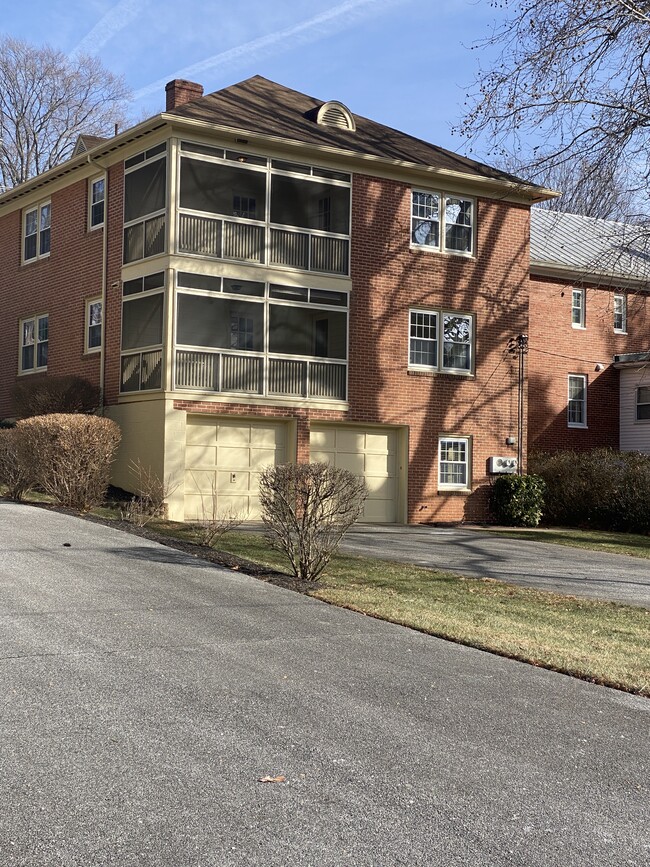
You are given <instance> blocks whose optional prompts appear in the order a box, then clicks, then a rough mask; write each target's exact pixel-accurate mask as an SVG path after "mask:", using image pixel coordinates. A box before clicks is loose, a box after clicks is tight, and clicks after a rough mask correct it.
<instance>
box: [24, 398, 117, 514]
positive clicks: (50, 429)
mask: <svg viewBox="0 0 650 867" xmlns="http://www.w3.org/2000/svg"><path fill="white" fill-rule="evenodd" d="M16 432H17V443H18V454H19V458H20V460H21V462H22V464H23V466H24V467H25V468H26V471H27V473H28V474H29V476H30V477H31V478H33V479H34V481H35V483H36V484H37V485H39V487H41V488H42V489H43V490H44V491H45V493H46V494H50V496H52V497H54V499H55V500H56V501H57V503H59V505H61V506H66V507H68V508H70V509H76V510H78V511H80V512H86V511H88V509H91V508H92V507H93V506H97V505H99V504H100V503H101V502H102V500H103V499H104V494H105V493H106V488H107V487H108V482H109V474H110V466H111V462H112V460H113V456H114V454H115V450H116V448H117V445H118V443H119V441H120V429H119V427H118V426H117V425H116V424H115V422H114V421H111V420H110V419H108V418H98V417H97V416H94V415H74V414H72V415H71V414H64V413H54V414H52V415H44V416H38V417H36V418H28V419H23V420H22V421H19V422H18V424H17V426H16Z"/></svg>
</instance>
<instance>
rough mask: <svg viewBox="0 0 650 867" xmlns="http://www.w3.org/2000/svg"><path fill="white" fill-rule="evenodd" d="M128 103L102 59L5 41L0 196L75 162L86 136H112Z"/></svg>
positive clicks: (1, 46) (0, 69)
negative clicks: (77, 148)
mask: <svg viewBox="0 0 650 867" xmlns="http://www.w3.org/2000/svg"><path fill="white" fill-rule="evenodd" d="M128 97H129V90H128V88H127V87H126V85H125V83H124V80H123V79H122V78H120V77H117V76H115V75H113V74H112V73H110V72H109V71H108V70H107V69H105V68H104V67H103V66H102V65H101V63H100V61H99V60H98V59H97V58H93V57H89V56H86V55H79V56H77V57H75V58H69V57H67V56H66V55H65V54H63V53H62V52H61V51H56V50H55V49H53V48H50V47H49V46H43V47H37V46H33V45H30V44H29V43H27V42H22V41H20V40H18V39H11V38H9V37H7V38H4V39H2V40H0V191H3V190H7V189H10V188H11V187H13V186H16V184H20V183H22V182H23V181H26V180H27V179H28V178H31V177H34V176H35V175H38V174H40V173H41V172H44V171H47V170H48V169H50V168H52V167H53V166H55V165H57V164H58V163H60V162H63V160H65V159H67V158H68V157H70V156H71V155H72V151H73V149H74V145H75V142H76V140H77V137H78V136H79V135H80V134H81V133H86V134H88V135H105V136H110V135H112V134H113V130H114V126H115V124H116V123H117V124H123V123H124V120H125V112H126V104H127V102H126V101H127V99H128Z"/></svg>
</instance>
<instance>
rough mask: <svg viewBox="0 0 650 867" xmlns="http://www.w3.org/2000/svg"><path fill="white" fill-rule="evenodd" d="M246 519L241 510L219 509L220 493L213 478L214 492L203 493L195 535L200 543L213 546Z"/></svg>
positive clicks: (205, 546) (209, 546)
mask: <svg viewBox="0 0 650 867" xmlns="http://www.w3.org/2000/svg"><path fill="white" fill-rule="evenodd" d="M206 500H207V502H206ZM245 519H246V516H245V515H244V514H242V513H241V512H233V511H232V509H228V510H227V511H224V510H220V509H219V495H218V494H217V486H216V484H215V482H214V480H213V482H212V493H211V494H210V495H208V496H207V497H205V496H204V495H203V494H201V520H200V521H199V522H197V523H196V524H195V525H194V536H195V538H196V541H197V542H198V543H199V545H201V546H202V547H204V548H212V546H213V545H214V544H215V542H218V541H219V540H220V539H221V538H222V537H223V536H225V535H226V533H229V532H230V531H231V530H234V529H235V527H238V526H239V525H240V524H241V523H242V521H244V520H245Z"/></svg>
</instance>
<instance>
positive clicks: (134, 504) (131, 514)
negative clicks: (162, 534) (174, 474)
mask: <svg viewBox="0 0 650 867" xmlns="http://www.w3.org/2000/svg"><path fill="white" fill-rule="evenodd" d="M129 472H130V473H131V475H132V476H133V477H134V479H135V494H134V495H133V497H132V498H131V500H130V501H129V502H128V503H127V504H126V506H125V507H123V508H122V509H121V510H120V514H121V516H122V520H124V521H129V522H130V523H131V524H135V525H136V527H144V526H145V525H146V524H148V523H149V521H152V520H153V519H154V518H164V517H165V515H166V512H167V506H166V500H167V498H168V497H170V496H171V494H173V492H174V491H175V490H176V488H177V487H178V485H173V484H172V482H171V478H168V479H164V478H161V477H160V476H159V475H158V474H157V473H156V472H154V470H152V469H151V467H150V466H145V465H144V464H143V463H142V462H141V461H140V459H139V458H138V459H137V460H136V461H131V462H130V463H129Z"/></svg>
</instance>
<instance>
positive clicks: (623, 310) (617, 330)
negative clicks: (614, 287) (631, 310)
mask: <svg viewBox="0 0 650 867" xmlns="http://www.w3.org/2000/svg"><path fill="white" fill-rule="evenodd" d="M619 298H620V299H621V316H622V320H623V327H622V328H617V327H616V314H617V310H616V301H617V300H618V299H619ZM614 334H627V295H623V294H622V293H620V292H617V293H616V294H615V295H614Z"/></svg>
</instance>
